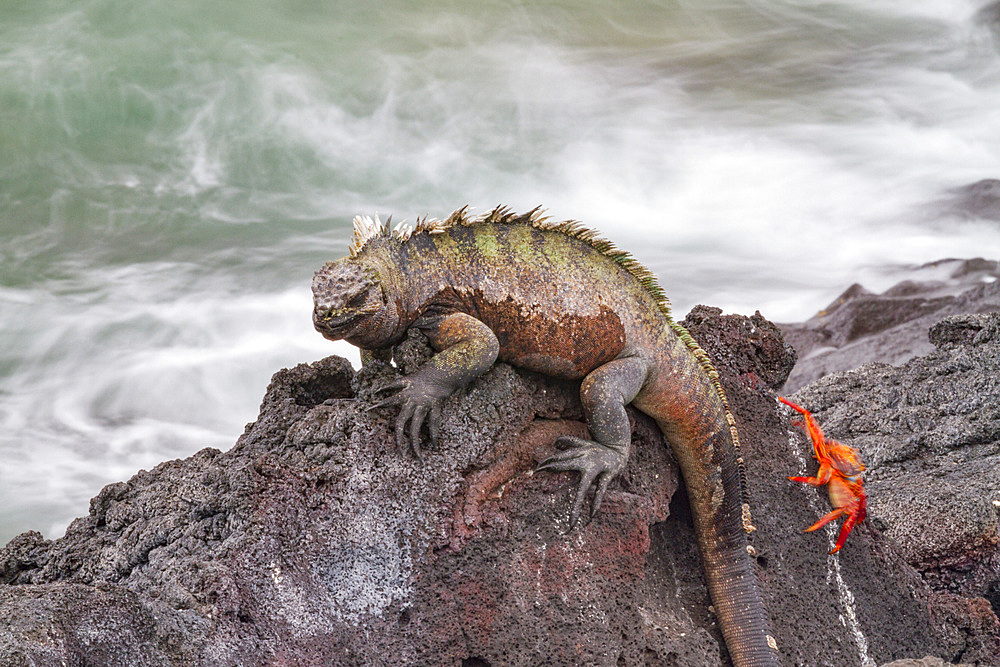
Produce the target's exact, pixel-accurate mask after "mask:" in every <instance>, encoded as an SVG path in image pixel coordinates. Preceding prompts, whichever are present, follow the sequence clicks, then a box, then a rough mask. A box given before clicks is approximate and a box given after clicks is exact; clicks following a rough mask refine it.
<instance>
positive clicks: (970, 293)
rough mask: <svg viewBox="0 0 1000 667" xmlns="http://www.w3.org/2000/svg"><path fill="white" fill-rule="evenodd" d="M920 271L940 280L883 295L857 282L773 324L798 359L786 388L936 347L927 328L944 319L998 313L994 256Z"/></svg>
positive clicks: (998, 270) (999, 286)
mask: <svg viewBox="0 0 1000 667" xmlns="http://www.w3.org/2000/svg"><path fill="white" fill-rule="evenodd" d="M919 271H920V272H922V273H924V274H937V275H938V276H940V277H938V278H933V279H930V278H929V279H927V280H921V281H915V280H908V281H904V282H901V283H899V284H897V285H895V286H893V287H891V288H890V289H888V290H886V291H885V292H883V293H882V294H873V293H872V292H870V291H868V290H866V289H865V288H864V287H862V286H861V285H858V284H855V285H852V286H851V287H849V288H848V289H847V290H845V291H844V293H843V294H841V295H840V296H839V297H837V298H836V299H835V300H834V301H833V302H832V303H830V304H829V305H828V306H827V307H826V308H824V309H823V310H821V311H819V312H818V313H817V314H816V315H814V316H813V317H811V318H810V319H808V320H807V321H805V322H803V323H800V324H780V325H778V326H779V327H780V328H781V331H782V333H783V334H784V336H785V339H786V340H787V341H788V343H790V344H791V345H792V347H794V348H795V351H796V352H797V353H798V358H799V360H798V363H797V364H796V366H795V369H794V370H793V371H792V373H791V375H790V376H789V378H788V383H787V385H786V387H785V391H787V392H794V391H798V390H799V389H800V388H801V387H803V386H805V385H807V384H809V383H810V382H814V381H815V380H818V379H819V378H821V377H823V376H824V375H827V374H829V373H835V372H837V371H845V370H850V369H852V368H857V367H859V366H861V365H862V364H865V363H870V362H882V363H887V364H894V365H898V364H901V363H904V362H905V361H908V360H909V359H912V358H914V357H916V356H919V355H922V354H928V353H929V352H931V351H932V350H933V349H934V345H933V344H932V343H931V342H930V341H929V340H928V337H927V330H928V328H929V327H931V326H932V325H933V324H935V323H936V322H938V321H940V320H941V319H943V318H945V317H948V316H951V315H959V314H965V313H972V314H975V313H986V312H996V311H1000V265H998V263H997V262H995V261H992V260H984V259H968V260H942V261H940V262H933V263H931V264H927V265H925V266H923V267H920V269H919Z"/></svg>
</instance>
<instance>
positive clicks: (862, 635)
mask: <svg viewBox="0 0 1000 667" xmlns="http://www.w3.org/2000/svg"><path fill="white" fill-rule="evenodd" d="M684 324H685V326H687V327H688V328H689V329H690V330H691V331H692V333H693V334H694V336H695V337H696V338H697V339H698V340H699V342H700V343H701V345H702V346H703V347H704V348H705V349H706V350H708V351H709V352H710V353H711V354H712V355H713V357H714V359H715V361H716V364H717V366H719V368H720V370H721V372H722V381H723V384H724V386H725V388H726V391H727V393H728V394H729V397H730V401H731V403H732V407H733V410H734V413H735V415H736V418H737V423H738V426H739V428H740V429H741V436H742V437H741V439H742V441H743V442H744V447H745V453H744V455H745V457H746V459H747V460H748V468H749V469H748V474H749V479H750V484H751V487H750V503H751V506H752V507H753V512H754V523H755V525H756V527H757V532H756V533H755V536H754V544H755V546H756V549H757V553H758V565H759V573H760V577H761V581H762V588H763V591H764V595H765V598H766V600H765V601H766V604H767V606H768V607H769V609H770V610H771V615H772V618H773V620H774V625H775V631H776V634H777V639H778V644H779V647H780V649H781V652H782V654H783V656H784V660H785V662H787V663H788V664H801V665H875V664H882V663H886V662H890V661H892V660H898V659H904V658H918V657H923V656H937V657H940V658H943V659H945V660H951V661H958V660H965V661H967V662H970V663H974V662H977V661H978V662H980V663H981V664H1000V663H998V662H991V660H993V658H994V657H995V654H991V653H990V651H991V650H994V649H993V648H991V647H995V643H994V644H991V643H990V642H995V641H996V634H997V620H996V616H995V615H994V613H993V609H991V607H990V604H989V602H988V601H987V600H986V599H984V598H983V597H981V596H982V595H986V596H987V597H989V596H990V595H992V593H991V591H994V590H995V581H996V568H995V567H994V566H993V565H991V564H990V563H992V561H989V558H991V557H992V556H990V554H993V553H994V552H995V547H996V539H995V538H996V525H995V516H994V517H993V524H992V525H993V532H992V533H991V532H990V530H989V517H988V515H987V513H986V510H988V509H991V508H992V505H991V504H990V499H992V498H995V497H996V495H995V493H994V495H990V493H992V492H995V491H996V488H997V487H996V485H995V484H994V482H992V481H990V480H992V479H994V478H993V477H991V476H990V475H991V474H992V473H991V472H990V471H989V470H987V466H985V465H984V466H982V467H981V468H980V467H976V465H975V458H976V456H979V457H988V456H994V455H996V454H997V438H996V433H995V430H994V425H993V424H994V422H995V421H997V419H996V417H997V415H998V414H1000V394H998V393H997V391H996V385H995V384H992V385H991V384H988V383H987V384H983V382H985V380H976V379H975V378H977V377H979V375H981V374H985V373H989V372H992V373H994V377H996V369H995V365H996V363H997V362H996V359H997V356H998V355H997V351H996V341H997V338H996V337H995V333H994V330H995V328H996V324H995V321H994V320H993V319H986V320H982V321H980V320H969V321H967V322H966V321H964V320H963V321H962V322H959V323H955V322H952V323H948V324H945V325H942V327H941V328H939V329H938V330H937V333H936V334H935V340H938V341H941V342H940V345H941V347H940V349H939V350H938V351H937V352H935V353H934V354H933V355H931V357H929V358H928V359H929V360H928V361H927V362H926V363H922V362H921V361H914V362H911V364H910V365H908V366H907V368H912V373H913V374H914V375H913V377H914V378H916V377H917V374H918V373H919V372H924V373H925V378H926V379H936V378H940V379H939V380H935V381H936V382H938V384H933V383H923V382H918V381H916V380H914V381H913V383H909V381H908V380H905V378H903V376H899V379H898V381H894V382H895V383H889V384H886V383H885V382H879V381H878V376H879V375H886V374H887V373H889V371H883V370H878V371H877V372H874V373H873V372H872V371H871V370H869V371H865V372H867V373H869V374H870V375H869V376H865V375H864V374H862V375H860V376H852V375H850V374H847V375H844V376H839V377H840V378H841V379H839V380H838V379H837V378H827V379H826V380H824V382H823V383H821V385H819V388H817V389H814V390H813V389H810V390H808V391H807V392H803V393H801V394H800V395H799V396H797V398H798V399H799V400H800V401H802V402H803V403H804V404H805V405H807V407H809V408H810V409H814V410H816V411H817V413H818V415H819V418H820V419H821V423H823V425H824V427H825V428H826V429H827V431H828V432H829V433H830V434H831V435H832V436H834V437H839V438H841V439H844V440H846V441H848V442H852V444H860V445H861V446H862V449H863V450H864V451H865V454H866V456H867V457H868V460H869V463H871V464H872V473H871V478H872V486H871V493H870V496H871V501H872V508H873V511H872V514H873V515H874V518H873V519H872V520H871V521H869V522H867V523H866V524H864V525H862V526H859V527H858V528H856V529H855V532H854V533H853V534H852V535H851V538H850V539H849V540H848V543H847V546H846V547H845V548H844V549H843V550H842V551H841V553H840V554H839V555H838V556H829V555H827V553H826V551H827V550H828V549H829V548H831V547H832V545H833V535H834V534H835V532H834V529H833V528H830V529H828V530H827V531H825V532H824V531H820V532H819V533H814V534H803V533H801V532H800V531H801V528H803V527H805V526H807V525H809V524H810V523H812V522H813V521H814V520H815V519H816V518H817V516H819V515H821V514H823V513H825V512H826V511H827V510H828V503H827V500H826V498H825V494H823V493H822V492H818V491H816V490H814V489H809V488H805V487H803V486H802V485H797V484H793V483H791V482H788V481H787V480H786V479H785V476H787V475H791V474H799V473H801V472H803V471H804V470H806V469H807V468H809V461H808V459H809V456H810V452H811V449H810V447H809V445H808V444H807V443H805V442H804V440H803V439H802V438H801V437H800V436H799V435H798V433H797V430H794V429H792V430H790V429H789V424H788V422H789V417H788V414H787V413H786V412H785V411H784V410H783V409H779V407H778V406H777V404H776V402H775V400H774V390H775V389H776V388H777V387H779V386H781V385H782V384H783V382H784V381H785V377H786V376H787V374H788V371H789V370H790V369H791V367H792V364H793V363H794V352H793V351H792V350H791V348H790V347H788V346H787V345H786V344H785V343H784V342H783V340H782V337H781V334H780V332H779V330H778V329H777V327H775V325H773V324H771V323H770V322H768V321H767V320H765V319H764V318H763V317H761V316H760V315H759V314H757V315H755V316H753V317H751V318H746V317H739V316H725V317H723V316H721V314H720V311H718V310H717V309H712V308H705V307H699V308H696V309H695V310H694V311H692V313H691V315H689V317H688V319H687V320H686V321H685V322H684ZM984 332H985V333H984ZM426 354H427V349H426V346H425V344H424V343H423V341H421V340H420V338H419V337H412V338H410V339H408V340H407V341H406V342H405V343H404V344H403V345H402V346H401V347H400V349H399V350H397V364H398V366H399V367H400V368H403V369H409V368H412V367H413V366H414V365H416V364H417V363H419V361H420V360H421V359H422V358H425V357H426ZM990 355H992V361H990V359H988V357H990ZM991 363H992V364H993V366H990V365H989V364H991ZM920 369H923V370H922V371H921V370H920ZM945 369H951V370H947V371H946V370H945ZM397 372H398V371H397V370H396V369H394V368H392V367H391V366H389V365H387V364H382V363H376V364H373V365H371V366H369V367H367V368H365V369H364V370H362V371H360V372H358V373H354V371H353V370H352V369H351V368H350V366H349V365H348V364H347V363H346V362H345V361H344V360H342V359H339V358H336V357H330V358H327V359H324V360H322V361H319V362H316V363H314V364H311V365H300V366H298V367H296V368H293V369H290V370H283V371H280V372H278V373H277V374H276V375H275V376H274V378H273V380H272V382H271V385H270V386H269V387H268V390H267V393H266V395H265V397H264V401H263V404H262V406H261V413H260V416H259V418H258V419H257V421H256V422H254V423H253V424H250V425H249V426H248V427H247V430H246V432H245V433H244V434H243V436H242V437H241V438H240V439H239V441H238V442H237V444H236V446H235V447H234V448H233V449H232V450H230V451H228V452H225V453H222V452H219V451H216V450H211V449H206V450H203V451H201V452H199V453H198V454H196V455H194V456H192V457H189V458H187V459H183V460H176V461H168V462H166V463H163V464H161V465H159V466H157V467H156V468H154V469H153V470H151V471H141V472H140V473H138V474H137V475H135V476H134V477H133V478H132V479H130V480H129V481H127V482H120V483H117V484H112V485H109V486H107V487H105V488H104V489H103V490H102V491H101V492H100V494H99V495H98V496H97V497H96V498H94V500H93V501H92V502H91V507H90V513H89V515H88V516H86V517H83V518H81V519H78V520H77V521H75V522H74V523H73V524H72V525H71V526H70V528H69V529H68V530H67V533H66V535H65V536H64V537H62V538H60V539H58V540H54V541H49V540H45V539H43V538H42V537H41V536H40V535H39V534H38V533H33V532H29V533H24V534H22V535H20V536H18V537H16V538H15V539H14V540H12V541H11V542H10V543H9V544H8V545H7V546H6V547H5V548H3V549H0V664H3V665H56V664H71V665H72V664H78V665H80V664H101V665H189V664H201V665H236V664H240V665H254V664H272V665H320V664H322V665H359V664H366V665H397V664H420V665H439V664H441V665H467V666H470V667H471V666H473V665H478V666H482V665H499V664H505V665H538V664H551V665H575V664H596V665H662V664H668V665H699V666H701V665H717V664H728V657H727V655H726V653H725V649H724V647H723V646H722V645H721V636H720V633H719V631H718V628H717V626H716V624H715V622H714V618H713V615H712V612H711V609H710V605H709V600H708V596H707V592H706V590H705V586H704V581H703V577H702V574H701V569H700V561H699V559H698V554H697V550H696V547H695V546H694V544H695V542H694V538H693V531H692V528H691V523H690V517H689V510H688V507H687V502H686V498H685V495H684V494H683V493H675V491H676V490H677V489H678V488H679V487H680V488H681V489H682V488H683V485H682V484H681V483H679V480H678V475H677V470H676V466H675V465H674V463H673V459H672V456H671V454H670V453H669V449H668V448H667V446H666V445H665V443H664V442H663V439H662V437H661V436H660V434H659V432H658V431H657V429H656V428H655V427H654V426H653V424H652V423H651V422H650V421H649V420H648V419H647V418H646V417H644V416H643V415H641V414H639V413H633V417H634V428H633V437H634V441H635V448H634V452H633V455H632V458H631V461H630V462H629V465H628V468H627V469H626V471H625V472H624V473H623V475H622V476H621V478H620V480H619V481H618V482H616V483H615V484H614V485H613V489H612V490H610V491H609V493H608V497H607V498H606V500H605V503H604V507H603V508H602V510H601V512H600V513H599V514H598V516H597V517H596V518H595V519H594V520H593V521H592V522H591V523H589V524H588V525H586V526H584V527H582V528H577V529H576V530H575V531H573V532H566V531H567V512H568V504H569V499H570V495H571V492H572V489H573V486H574V485H573V482H574V479H573V478H572V476H571V475H569V474H565V473H564V474H548V473H542V474H538V475H531V474H530V473H529V471H530V470H531V469H532V467H533V466H534V465H535V463H536V462H537V461H540V460H541V459H543V458H544V457H545V456H546V455H547V454H548V453H550V452H551V442H552V440H553V439H554V437H555V436H556V434H559V433H565V432H574V431H575V432H578V433H579V432H581V431H582V429H583V428H584V426H583V425H582V424H581V423H580V419H581V408H580V405H579V401H578V398H577V394H576V392H577V389H578V388H577V386H575V385H574V384H573V383H558V382H551V381H549V380H547V379H545V378H542V377H540V376H538V375H534V374H531V373H522V372H519V371H516V370H514V369H512V368H511V367H509V366H506V365H503V364H498V365H497V366H495V367H494V368H493V369H491V370H490V371H489V372H487V373H486V374H485V375H484V376H483V377H482V378H480V379H478V380H477V381H475V382H474V383H473V384H472V385H471V386H470V387H469V388H467V389H466V390H464V391H462V392H459V393H458V394H457V395H456V396H454V397H452V398H451V399H449V400H448V401H447V403H446V405H445V408H444V425H443V429H442V437H441V442H440V444H439V446H438V447H437V448H428V449H426V450H425V453H424V459H423V461H417V460H415V459H414V458H413V457H412V456H410V455H409V454H408V453H400V452H397V451H396V450H395V445H394V443H393V437H392V418H393V417H394V414H393V411H392V410H389V409H379V410H369V409H368V407H369V406H370V405H371V403H372V402H373V400H372V399H373V396H374V395H375V392H376V390H377V388H378V387H380V386H382V385H383V384H384V383H386V382H387V381H388V380H390V379H391V378H392V377H393V376H394V375H395V374H396V373H397ZM900 372H902V371H900ZM890 375H891V374H890ZM866 377H867V378H869V379H864V378H866ZM892 377H895V376H892ZM949 378H950V379H952V380H956V381H958V380H960V379H961V380H962V381H966V380H967V381H968V384H967V385H963V386H964V387H966V390H965V391H963V392H960V394H958V395H957V397H956V396H952V397H951V399H950V401H945V400H943V393H944V392H943V390H942V389H941V388H940V387H941V386H942V383H944V382H945V381H946V380H948V379H949ZM977 382H979V383H980V384H976V383H977ZM838 383H839V384H838ZM925 385H926V386H925ZM935 387H937V389H934V388H935ZM893 391H895V392H897V393H896V394H893ZM935 391H937V393H935ZM809 392H815V393H809ZM855 396H857V397H858V398H856V399H855V398H853V397H855ZM893 396H896V398H892V397H893ZM821 399H822V400H821ZM893 401H895V403H893ZM847 405H850V406H853V408H852V409H851V410H848V409H847V408H846V407H845V406H847ZM912 406H919V407H918V408H912ZM896 415H899V416H898V417H896ZM975 415H978V417H975ZM865 424H869V425H870V426H869V427H865ZM865 428H868V430H864V429H865ZM893 429H896V430H893ZM901 429H908V430H901ZM901 434H903V435H901ZM928 434H935V435H928ZM858 438H861V440H858ZM864 438H867V439H864ZM901 443H902V444H901ZM935 457H937V458H935ZM938 458H940V459H941V462H940V466H944V467H940V466H939V467H935V466H937V465H938V464H936V463H935V461H937V460H938ZM949 461H951V462H952V463H953V464H954V466H953V467H952V468H949V467H948V465H950V464H949V463H948V462H949ZM907 466H909V467H907ZM921 466H924V467H921ZM995 466H996V463H995V462H994V464H993V467H994V468H995ZM894 467H895V468H894ZM896 468H898V469H899V471H900V472H899V473H898V474H897V475H895V476H892V475H890V470H894V469H896ZM813 469H814V468H813ZM923 470H930V471H938V472H940V473H941V475H942V477H941V479H942V481H949V479H950V478H949V475H953V476H954V479H955V480H957V479H959V478H960V475H961V474H963V472H967V473H969V474H970V475H971V476H972V477H973V478H975V479H976V480H979V481H978V482H976V483H977V484H979V486H978V487H976V488H978V489H980V490H981V491H982V493H983V494H985V495H979V494H977V493H972V492H970V493H967V494H966V493H964V492H963V493H960V492H959V491H960V490H959V489H957V488H956V489H955V493H956V495H955V497H954V498H952V499H949V501H948V504H947V506H942V505H941V504H935V503H936V502H939V501H940V500H941V499H940V498H939V499H938V501H934V502H930V501H927V500H923V499H924V498H925V496H923V495H914V500H913V501H909V502H911V504H912V503H924V504H923V505H920V506H921V507H926V508H929V509H928V510H927V511H929V512H933V514H932V515H921V516H916V517H915V516H913V515H912V514H909V513H903V512H900V511H899V510H898V509H897V510H896V511H895V512H896V513H893V508H894V507H899V505H896V504H894V503H899V502H900V500H899V499H900V498H903V497H907V496H906V494H910V493H913V494H919V493H921V489H919V488H914V489H912V490H911V487H910V486H908V485H907V484H906V479H907V477H906V475H907V474H912V473H913V472H915V471H923ZM991 484H994V486H992V491H991V492H988V490H989V487H990V485H991ZM931 493H932V494H933V493H936V491H932V492H931ZM942 493H943V491H942ZM893 494H896V496H893ZM893 497H896V498H897V500H895V501H893V500H891V498H893ZM933 497H936V496H933ZM984 499H985V505H984ZM960 503H962V504H961V506H959V504H960ZM908 521H910V522H912V521H923V522H924V524H926V525H933V527H934V531H933V532H932V533H931V535H930V538H928V536H927V535H924V534H921V533H920V532H919V530H918V529H916V528H914V527H912V524H911V523H907V522H908ZM952 525H954V526H955V527H956V529H955V530H951V529H950V528H949V527H950V526H952ZM880 527H881V528H880ZM991 540H992V541H991ZM929 545H930V546H929ZM991 545H992V546H991ZM991 548H993V549H994V551H990V549H991ZM963 558H964V560H963ZM983 558H986V559H987V561H989V562H987V563H986V564H984V562H983ZM907 559H909V561H910V562H907ZM914 566H916V567H917V568H921V570H922V571H923V572H924V573H926V577H927V580H929V581H931V582H932V583H933V584H934V585H935V587H936V589H932V588H931V587H930V586H929V585H928V583H927V580H925V579H924V578H923V577H922V576H921V574H920V572H918V570H917V569H915V568H914ZM991 568H992V569H991ZM991 587H993V588H991ZM992 599H993V600H994V605H995V604H996V600H995V598H992ZM927 664H931V663H927Z"/></svg>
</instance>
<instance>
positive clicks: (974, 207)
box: [944, 4, 1000, 220]
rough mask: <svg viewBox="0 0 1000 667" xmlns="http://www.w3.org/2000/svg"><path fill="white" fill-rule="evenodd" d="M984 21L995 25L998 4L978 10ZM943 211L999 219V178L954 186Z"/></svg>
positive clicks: (999, 12)
mask: <svg viewBox="0 0 1000 667" xmlns="http://www.w3.org/2000/svg"><path fill="white" fill-rule="evenodd" d="M979 16H980V18H981V19H982V20H983V22H984V23H987V24H989V25H991V26H992V27H993V28H994V29H995V28H996V27H997V21H998V19H1000V4H996V5H993V6H992V8H984V9H983V10H981V11H980V14H979ZM944 206H945V211H946V212H948V213H951V214H952V215H959V216H962V217H965V218H985V219H987V220H1000V180H998V179H995V178H984V179H983V180H981V181H976V182H975V183H972V184H970V185H965V186H962V187H960V188H955V189H954V190H952V191H951V197H950V198H949V199H948V200H947V201H946V202H944Z"/></svg>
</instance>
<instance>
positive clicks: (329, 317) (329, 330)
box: [313, 307, 364, 338]
mask: <svg viewBox="0 0 1000 667" xmlns="http://www.w3.org/2000/svg"><path fill="white" fill-rule="evenodd" d="M334 312H335V311H333V310H332V309H323V308H319V307H316V308H314V309H313V326H314V327H316V330H317V331H319V332H320V333H321V334H323V335H324V336H336V337H338V338H339V337H341V334H345V333H347V331H348V330H349V329H350V328H351V326H352V325H353V324H354V323H355V322H357V321H358V320H359V319H361V318H362V317H364V313H359V312H357V311H353V312H349V313H341V314H339V315H337V314H334Z"/></svg>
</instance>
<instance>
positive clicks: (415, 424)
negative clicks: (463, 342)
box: [368, 374, 451, 460]
mask: <svg viewBox="0 0 1000 667" xmlns="http://www.w3.org/2000/svg"><path fill="white" fill-rule="evenodd" d="M377 391H378V392H379V393H382V392H387V391H398V392H399V393H398V394H395V395H393V396H390V397H389V398H386V399H384V400H382V401H380V402H378V403H376V404H375V405H373V406H371V407H370V408H368V409H369V410H375V409H377V408H384V407H388V406H391V405H399V406H401V407H400V409H399V414H398V415H397V416H396V446H397V447H398V448H399V450H400V451H403V449H404V448H405V445H404V443H405V441H406V424H407V422H409V424H410V448H411V449H412V450H413V455H414V456H416V457H417V459H421V460H422V456H421V451H420V428H421V427H422V426H423V424H424V421H426V422H427V429H428V431H430V436H431V445H434V446H436V445H437V441H438V435H439V433H440V431H441V404H442V403H443V402H444V399H446V398H447V397H448V396H449V395H450V394H451V390H450V389H448V388H444V387H440V386H438V385H437V384H435V383H434V382H432V381H428V380H427V379H426V378H422V377H421V376H420V375H419V374H417V375H412V376H410V377H407V378H403V379H402V380H397V381H396V382H390V383H389V384H387V385H385V386H384V387H381V388H380V389H378V390H377Z"/></svg>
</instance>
